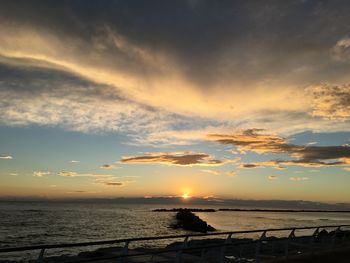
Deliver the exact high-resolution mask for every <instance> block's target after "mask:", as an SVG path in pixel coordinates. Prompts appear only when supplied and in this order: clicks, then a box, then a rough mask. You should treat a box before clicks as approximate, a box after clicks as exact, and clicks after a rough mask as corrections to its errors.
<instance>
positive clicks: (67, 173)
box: [58, 171, 113, 177]
mask: <svg viewBox="0 0 350 263" xmlns="http://www.w3.org/2000/svg"><path fill="white" fill-rule="evenodd" d="M58 175H59V176H63V177H113V175H110V174H95V173H77V172H72V171H61V172H59V173H58Z"/></svg>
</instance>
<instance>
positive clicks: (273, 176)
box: [267, 175, 278, 180]
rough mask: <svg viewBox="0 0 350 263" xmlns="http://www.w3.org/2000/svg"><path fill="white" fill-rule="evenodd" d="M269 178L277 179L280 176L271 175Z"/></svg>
mask: <svg viewBox="0 0 350 263" xmlns="http://www.w3.org/2000/svg"><path fill="white" fill-rule="evenodd" d="M267 178H268V179H269V180H277V179H278V176H276V175H269V176H268V177H267Z"/></svg>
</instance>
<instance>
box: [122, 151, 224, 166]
mask: <svg viewBox="0 0 350 263" xmlns="http://www.w3.org/2000/svg"><path fill="white" fill-rule="evenodd" d="M121 162H122V163H127V164H166V165H179V166H194V165H198V166H221V165H224V164H225V163H228V162H231V160H216V159H214V158H213V157H212V156H210V155H209V154H206V153H194V152H174V153H150V154H146V155H141V156H126V157H123V158H122V159H121Z"/></svg>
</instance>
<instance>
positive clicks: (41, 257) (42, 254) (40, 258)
mask: <svg viewBox="0 0 350 263" xmlns="http://www.w3.org/2000/svg"><path fill="white" fill-rule="evenodd" d="M44 253H45V248H42V249H41V250H40V254H39V257H38V259H37V262H38V263H42V262H43V259H44Z"/></svg>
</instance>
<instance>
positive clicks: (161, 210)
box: [153, 208, 216, 213]
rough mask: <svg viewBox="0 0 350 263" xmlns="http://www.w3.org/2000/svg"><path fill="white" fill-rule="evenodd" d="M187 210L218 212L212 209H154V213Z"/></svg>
mask: <svg viewBox="0 0 350 263" xmlns="http://www.w3.org/2000/svg"><path fill="white" fill-rule="evenodd" d="M185 209H186V210H188V211H191V212H210V213H212V212H216V210H215V209H212V208H171V209H167V208H158V209H154V210H153V212H179V211H182V210H185Z"/></svg>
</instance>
